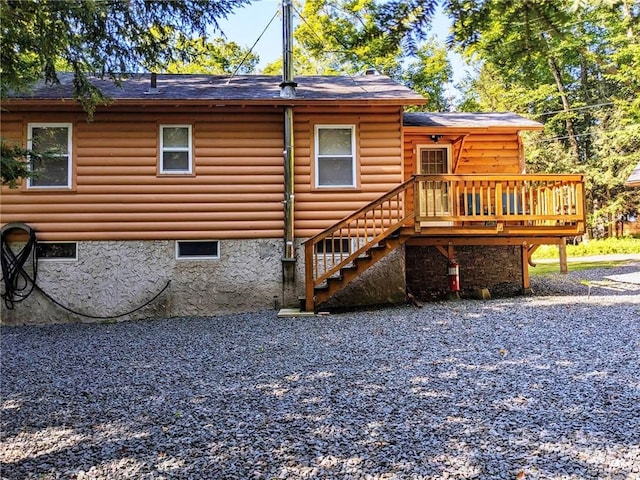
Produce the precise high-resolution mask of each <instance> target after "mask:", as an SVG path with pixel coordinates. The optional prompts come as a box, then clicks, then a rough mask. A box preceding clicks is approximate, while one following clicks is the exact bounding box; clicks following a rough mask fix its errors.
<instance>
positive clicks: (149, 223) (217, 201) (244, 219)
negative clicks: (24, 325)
mask: <svg viewBox="0 0 640 480" xmlns="http://www.w3.org/2000/svg"><path fill="white" fill-rule="evenodd" d="M183 110H184V109H183ZM294 118H295V144H296V145H295V146H296V149H295V154H296V165H295V181H296V185H295V189H296V192H295V193H296V236H309V235H312V234H314V233H316V232H317V231H319V230H321V229H323V228H325V227H326V226H328V225H330V224H331V223H333V222H334V221H336V220H339V219H340V218H342V217H343V216H345V215H347V214H348V213H351V212H352V211H353V210H356V209H358V208H360V207H361V206H362V205H364V204H365V203H367V202H368V201H370V200H372V199H374V198H376V197H378V196H379V195H381V194H383V193H384V192H386V191H387V190H389V189H390V188H393V187H394V186H395V185H397V183H400V181H401V173H402V139H401V128H400V108H399V107H369V110H368V111H367V113H364V114H363V113H362V112H361V109H356V108H350V107H337V106H336V107H335V108H319V107H301V108H296V111H295V115H294ZM1 120H2V121H1V132H0V134H1V135H2V138H4V139H12V140H14V141H16V142H18V143H21V144H23V145H25V144H26V129H27V124H28V123H29V122H38V123H45V122H71V123H72V124H73V164H74V183H73V189H72V190H71V191H68V190H67V191H43V190H39V191H38V190H28V191H27V190H25V189H24V188H22V189H8V188H7V187H3V188H2V202H1V203H0V215H1V222H2V223H7V222H14V221H15V222H25V223H28V224H30V225H32V226H33V227H35V228H36V230H37V231H38V233H39V239H41V240H107V239H109V240H119V239H120V240H147V239H148V240H151V239H206V238H212V239H231V238H278V237H282V232H283V205H282V200H283V140H282V139H283V120H282V111H281V109H279V108H273V107H268V108H262V107H226V108H225V107H216V108H215V109H207V110H203V109H201V108H197V109H196V108H193V109H191V110H189V111H182V110H178V111H176V112H171V113H166V112H165V113H162V112H155V111H149V110H145V109H142V108H141V109H140V111H136V112H125V111H101V112H98V113H97V114H96V116H95V118H94V120H93V121H92V122H87V121H86V119H85V117H84V116H83V115H82V114H79V113H74V112H67V113H60V114H54V113H51V112H23V113H20V112H3V115H2V119H1ZM332 123H335V124H355V125H356V136H357V137H358V140H357V147H358V150H357V152H356V153H357V157H358V158H357V162H358V172H357V175H358V177H359V180H358V188H356V189H338V190H333V189H332V190H319V189H315V188H313V168H314V165H313V161H314V159H313V154H314V144H313V142H314V140H313V127H314V125H315V124H332ZM161 124H185V125H192V129H193V130H192V131H193V148H194V151H193V157H194V174H193V175H159V174H158V149H159V142H158V131H159V125H161Z"/></svg>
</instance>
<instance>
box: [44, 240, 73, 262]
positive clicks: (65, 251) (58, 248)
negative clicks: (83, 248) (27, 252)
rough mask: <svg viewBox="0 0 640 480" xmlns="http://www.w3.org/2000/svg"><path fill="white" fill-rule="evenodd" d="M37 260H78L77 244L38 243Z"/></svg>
mask: <svg viewBox="0 0 640 480" xmlns="http://www.w3.org/2000/svg"><path fill="white" fill-rule="evenodd" d="M36 257H37V258H38V260H78V243H77V242H38V243H37V244H36Z"/></svg>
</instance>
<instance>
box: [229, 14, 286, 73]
mask: <svg viewBox="0 0 640 480" xmlns="http://www.w3.org/2000/svg"><path fill="white" fill-rule="evenodd" d="M278 12H279V10H278V9H276V11H275V13H274V14H273V16H272V17H271V20H269V23H267V26H266V27H264V30H262V33H261V34H260V35H259V36H258V39H257V40H256V41H255V42H254V43H253V45H251V48H250V49H249V51H248V52H247V53H246V54H245V55H244V57H242V60H240V63H239V64H238V66H237V67H236V69H235V70H234V71H233V73H232V74H231V76H230V77H229V78H228V80H227V85H229V82H231V79H232V78H233V77H234V76H235V75H236V73H238V70H240V67H242V65H243V64H244V61H245V60H246V59H247V57H249V55H251V52H253V49H254V48H255V47H256V45H257V44H258V42H259V41H260V39H261V38H262V36H263V35H264V34H265V32H266V31H267V29H268V28H269V27H270V26H271V23H272V22H273V20H274V19H275V18H276V17H277V16H278Z"/></svg>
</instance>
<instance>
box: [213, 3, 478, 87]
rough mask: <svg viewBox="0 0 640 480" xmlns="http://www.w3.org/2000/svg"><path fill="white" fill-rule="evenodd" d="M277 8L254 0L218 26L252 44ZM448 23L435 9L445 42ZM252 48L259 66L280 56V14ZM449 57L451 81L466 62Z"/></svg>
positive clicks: (435, 25) (231, 36) (459, 76)
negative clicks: (451, 68) (452, 72)
mask: <svg viewBox="0 0 640 480" xmlns="http://www.w3.org/2000/svg"><path fill="white" fill-rule="evenodd" d="M280 8H281V7H280V1H279V0H261V1H254V2H252V3H251V4H250V5H248V6H246V7H244V8H238V9H237V10H236V11H235V13H234V14H233V15H232V16H230V17H229V18H228V19H227V20H221V21H220V27H221V29H222V31H223V32H224V34H225V35H226V37H227V39H228V40H231V41H234V42H236V43H238V44H239V45H241V46H243V47H251V46H252V45H253V44H254V43H255V42H256V40H258V37H260V34H261V33H262V32H263V30H265V28H266V27H267V24H268V23H269V20H270V19H271V18H272V17H273V15H274V14H275V13H276V12H280ZM294 17H295V13H294ZM295 21H296V20H295V19H294V22H295ZM450 26H451V21H450V20H449V19H448V18H447V17H446V16H444V15H443V14H442V13H438V14H437V15H436V18H435V21H434V22H433V32H432V34H433V35H435V36H436V38H438V40H439V41H441V42H444V41H445V39H446V37H447V35H448V31H449V28H450ZM254 52H255V53H257V54H258V55H259V56H260V64H259V65H258V68H259V69H261V68H263V67H264V66H265V65H267V64H268V63H271V62H273V61H274V60H277V59H278V58H279V57H280V56H281V54H282V23H281V19H280V16H277V17H276V18H275V20H274V21H273V22H272V23H271V25H270V26H269V28H268V29H267V30H266V31H265V32H264V35H263V36H262V38H261V39H260V41H259V42H258V43H257V44H256V46H255V48H254ZM449 60H450V61H451V62H452V65H453V70H454V82H459V81H460V80H461V79H462V78H463V77H464V74H465V72H464V69H465V65H464V63H463V62H462V59H461V58H460V56H459V55H457V54H454V53H451V54H450V55H449Z"/></svg>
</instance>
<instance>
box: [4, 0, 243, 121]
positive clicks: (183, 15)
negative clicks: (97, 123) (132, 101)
mask: <svg viewBox="0 0 640 480" xmlns="http://www.w3.org/2000/svg"><path fill="white" fill-rule="evenodd" d="M247 3H249V0H215V1H214V0H110V1H102V0H83V1H81V2H80V1H77V0H55V1H54V0H42V1H37V0H19V1H16V0H0V11H1V12H2V25H1V28H0V32H1V33H0V43H1V46H2V49H1V50H0V68H1V69H2V72H1V73H2V83H1V87H0V93H1V94H2V96H3V97H4V96H5V95H6V93H7V91H24V90H27V89H28V88H29V87H30V86H31V85H33V84H34V83H35V82H37V81H40V80H43V81H45V82H47V83H57V82H58V77H57V73H56V67H57V66H61V65H62V66H64V67H65V69H68V70H69V71H71V72H73V73H74V78H75V81H74V94H75V96H76V98H77V99H78V100H80V101H81V102H82V105H83V106H84V108H85V109H86V110H87V111H89V112H90V111H91V110H92V109H93V108H94V107H95V105H96V104H97V103H99V102H101V101H104V100H105V99H104V96H103V95H102V92H100V90H98V89H97V88H96V87H94V86H93V85H92V83H91V81H90V77H91V76H97V77H100V78H110V79H112V80H113V81H115V82H118V81H119V80H120V79H121V78H122V75H123V74H126V73H127V72H134V71H139V70H140V69H145V70H155V69H160V68H161V67H163V66H165V65H167V64H169V63H171V62H172V61H176V60H177V61H183V62H187V61H188V60H189V55H190V52H189V50H185V49H182V48H181V45H182V44H183V43H185V42H187V41H188V39H190V38H192V37H193V36H194V35H197V36H199V37H206V35H207V32H208V31H211V30H219V26H218V19H219V18H225V17H226V16H227V15H229V14H230V13H231V12H232V11H233V9H234V8H237V7H240V6H242V5H243V4H247ZM176 35H177V36H178V38H179V41H178V42H176V41H175V38H176Z"/></svg>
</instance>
